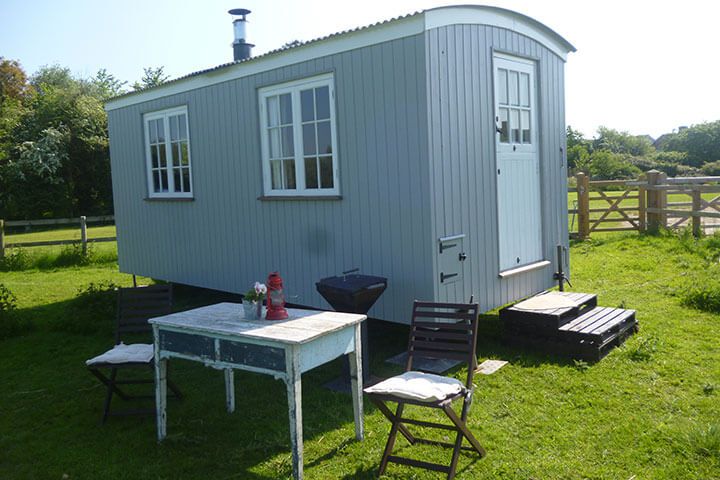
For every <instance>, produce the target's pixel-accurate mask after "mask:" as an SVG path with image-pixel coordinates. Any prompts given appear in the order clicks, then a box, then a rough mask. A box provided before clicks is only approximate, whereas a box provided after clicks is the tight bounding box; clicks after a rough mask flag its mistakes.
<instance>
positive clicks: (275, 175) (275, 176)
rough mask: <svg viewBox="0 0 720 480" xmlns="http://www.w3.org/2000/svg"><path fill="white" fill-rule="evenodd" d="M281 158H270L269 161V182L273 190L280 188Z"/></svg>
mask: <svg viewBox="0 0 720 480" xmlns="http://www.w3.org/2000/svg"><path fill="white" fill-rule="evenodd" d="M281 167H282V160H272V161H271V162H270V183H271V184H272V188H273V190H280V189H282V168H281Z"/></svg>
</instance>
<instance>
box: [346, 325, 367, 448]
mask: <svg viewBox="0 0 720 480" xmlns="http://www.w3.org/2000/svg"><path fill="white" fill-rule="evenodd" d="M361 332H362V330H361V326H360V324H357V325H355V350H354V351H352V352H350V353H349V354H348V359H349V360H350V393H352V402H353V415H354V417H355V438H356V439H358V440H362V439H363V437H364V436H365V432H364V425H363V392H362V389H363V382H362V378H363V360H362V338H361V336H362V334H361Z"/></svg>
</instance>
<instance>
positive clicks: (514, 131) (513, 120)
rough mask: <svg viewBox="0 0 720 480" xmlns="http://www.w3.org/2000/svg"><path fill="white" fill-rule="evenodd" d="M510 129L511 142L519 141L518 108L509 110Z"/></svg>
mask: <svg viewBox="0 0 720 480" xmlns="http://www.w3.org/2000/svg"><path fill="white" fill-rule="evenodd" d="M510 131H511V135H510V137H511V139H512V143H520V110H516V109H514V108H513V109H512V110H510Z"/></svg>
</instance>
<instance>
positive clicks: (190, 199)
mask: <svg viewBox="0 0 720 480" xmlns="http://www.w3.org/2000/svg"><path fill="white" fill-rule="evenodd" d="M143 200H144V201H146V202H194V201H195V197H145V198H143Z"/></svg>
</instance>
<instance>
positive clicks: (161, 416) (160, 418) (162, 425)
mask: <svg viewBox="0 0 720 480" xmlns="http://www.w3.org/2000/svg"><path fill="white" fill-rule="evenodd" d="M153 330H154V333H155V335H154V337H155V412H156V417H157V438H158V442H161V441H162V440H163V439H164V438H165V436H166V435H167V413H166V405H167V360H164V359H161V358H160V341H159V335H158V329H157V327H153Z"/></svg>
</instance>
